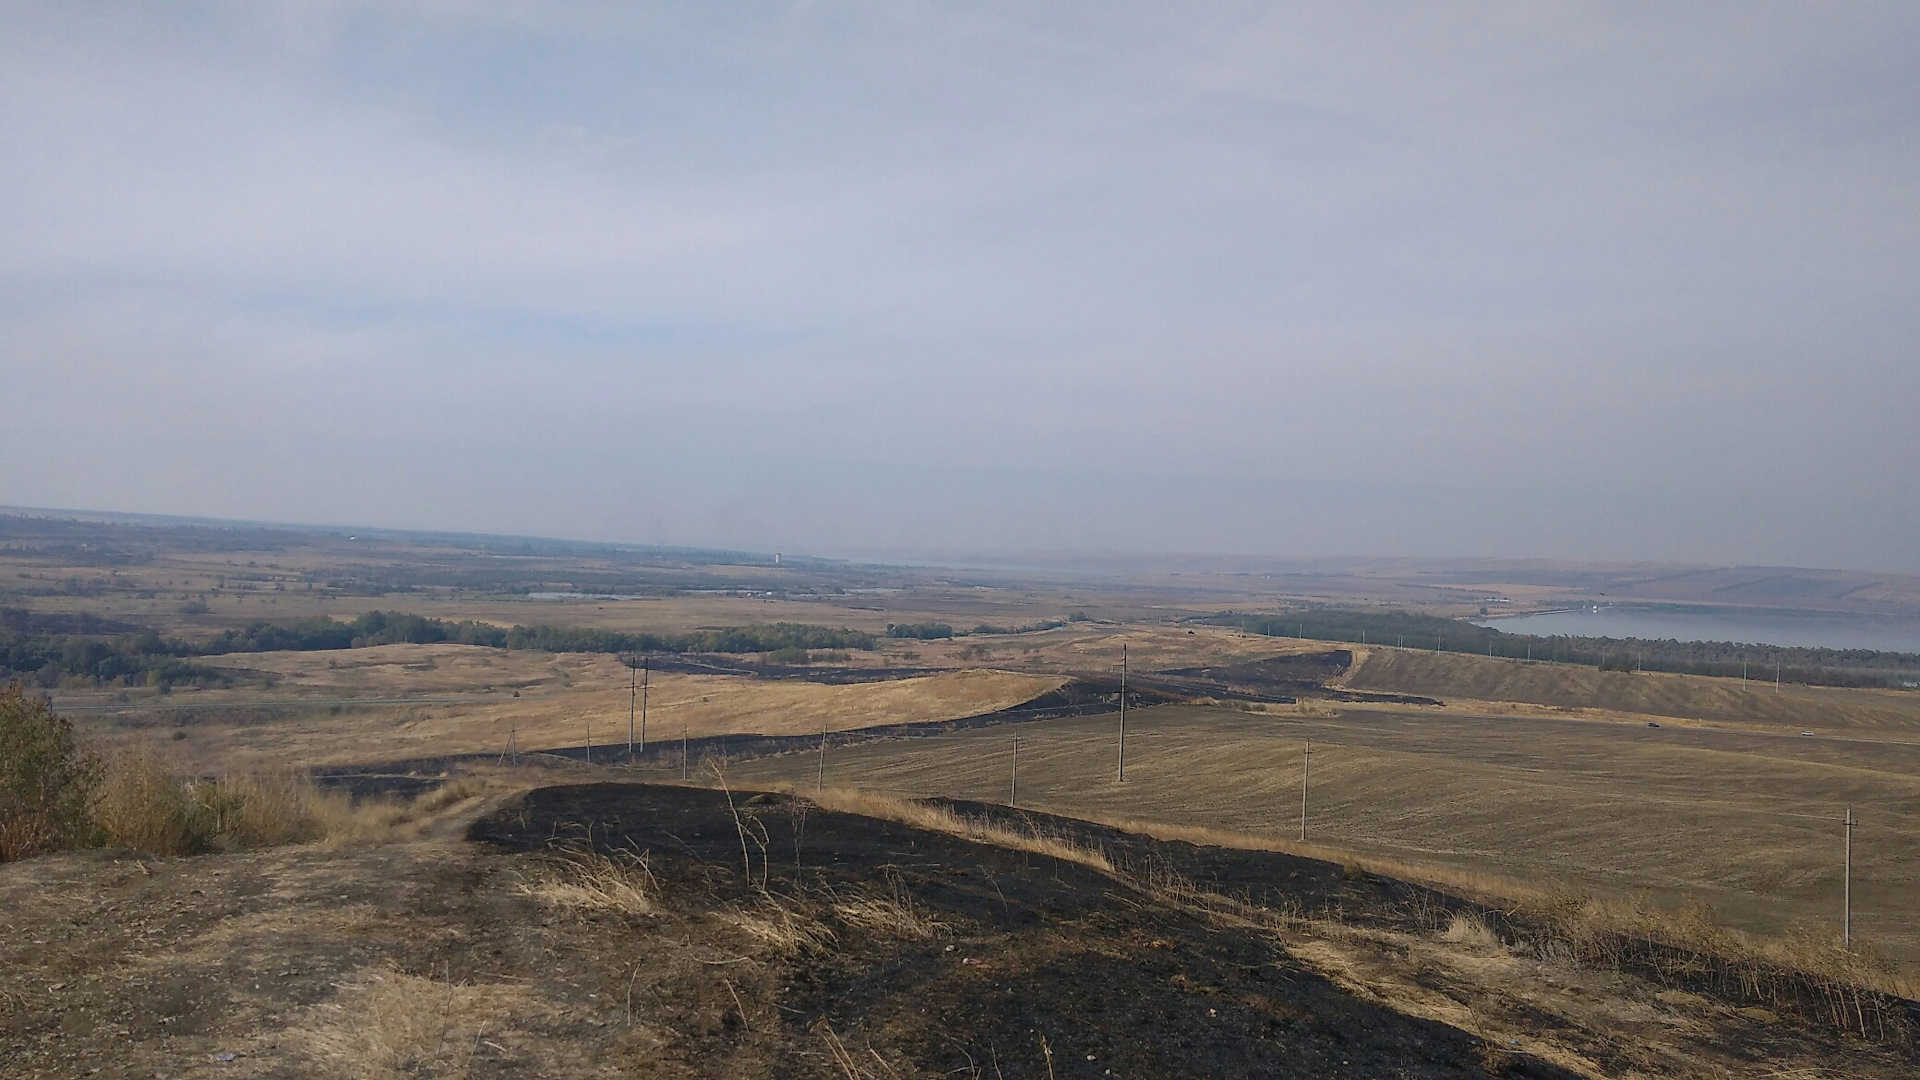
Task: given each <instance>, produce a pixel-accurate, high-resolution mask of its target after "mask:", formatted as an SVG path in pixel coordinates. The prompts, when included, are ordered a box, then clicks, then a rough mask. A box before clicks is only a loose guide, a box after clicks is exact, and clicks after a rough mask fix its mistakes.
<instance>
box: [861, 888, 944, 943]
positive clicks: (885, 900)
mask: <svg viewBox="0 0 1920 1080" xmlns="http://www.w3.org/2000/svg"><path fill="white" fill-rule="evenodd" d="M833 914H834V915H835V917H837V918H838V919H839V920H840V921H841V922H844V923H846V924H847V925H848V926H856V927H859V928H860V929H862V930H866V931H869V932H871V933H874V934H879V935H881V936H883V937H891V938H899V939H902V940H905V941H930V940H932V939H934V938H937V937H940V936H942V935H944V934H945V933H947V931H948V930H949V929H950V927H949V926H948V925H947V924H946V923H944V922H942V921H940V920H939V919H936V918H934V917H933V915H932V913H931V912H929V911H928V910H927V909H926V908H925V907H923V906H922V905H921V904H920V902H919V901H918V900H916V899H914V896H913V893H912V892H911V891H910V890H909V889H908V888H907V887H906V884H905V883H904V882H902V881H901V880H900V879H899V878H897V877H889V878H888V881H887V889H886V891H885V892H881V891H879V890H867V891H864V892H861V893H859V894H856V895H853V896H850V897H846V898H843V899H839V900H835V901H834V903H833Z"/></svg>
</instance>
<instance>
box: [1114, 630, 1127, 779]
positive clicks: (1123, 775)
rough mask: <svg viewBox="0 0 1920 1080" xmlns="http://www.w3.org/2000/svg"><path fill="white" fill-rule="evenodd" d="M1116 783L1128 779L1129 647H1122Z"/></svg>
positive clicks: (1115, 766)
mask: <svg viewBox="0 0 1920 1080" xmlns="http://www.w3.org/2000/svg"><path fill="white" fill-rule="evenodd" d="M1113 775H1114V781H1115V782H1116V783H1125V782H1126V779H1127V647H1126V646H1125V645H1122V646H1120V758H1119V761H1118V762H1117V763H1116V764H1115V765H1114V770H1113Z"/></svg>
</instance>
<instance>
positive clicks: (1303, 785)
mask: <svg viewBox="0 0 1920 1080" xmlns="http://www.w3.org/2000/svg"><path fill="white" fill-rule="evenodd" d="M1312 773H1313V740H1312V739H1308V740H1307V750H1306V753H1304V754H1302V755H1300V842H1301V843H1303V844H1304V843H1306V842H1307V777H1308V776H1310V775H1312Z"/></svg>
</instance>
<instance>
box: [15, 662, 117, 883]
mask: <svg viewBox="0 0 1920 1080" xmlns="http://www.w3.org/2000/svg"><path fill="white" fill-rule="evenodd" d="M100 774H101V767H100V762H99V759H97V758H96V757H94V756H93V755H92V754H91V753H89V752H88V751H87V748H86V747H85V746H84V745H82V743H81V742H80V740H79V738H78V737H77V736H75V735H74V733H73V725H72V724H71V723H69V722H68V721H67V719H66V718H65V717H63V716H58V715H56V714H55V713H54V711H53V706H52V705H51V704H49V703H48V702H47V701H46V700H45V699H43V698H39V697H28V696H27V693H26V691H25V689H23V688H22V687H21V685H20V684H19V683H13V684H12V685H10V686H7V687H6V688H4V689H0V862H8V861H11V860H14V859H24V858H26V857H28V856H30V855H38V854H41V853H43V852H48V851H58V850H60V849H62V848H68V847H75V846H79V845H82V844H85V843H88V842H90V841H91V840H92V839H93V838H94V836H95V834H96V829H95V827H94V823H93V817H92V814H91V813H90V811H91V809H92V802H93V798H94V793H95V792H96V791H97V790H98V789H99V786H100Z"/></svg>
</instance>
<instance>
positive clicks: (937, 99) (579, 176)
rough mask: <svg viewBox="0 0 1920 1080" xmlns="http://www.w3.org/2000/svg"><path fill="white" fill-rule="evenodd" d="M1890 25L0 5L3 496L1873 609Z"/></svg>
mask: <svg viewBox="0 0 1920 1080" xmlns="http://www.w3.org/2000/svg"><path fill="white" fill-rule="evenodd" d="M1916 196H1920V5H1915V4H1912V3H1896V4H1885V5H1874V4H1845V5H1826V4H1790V5H1786V4H1782V5H1775V4H1766V3H1751V2H1740V3H1729V4H1710V3H1690V4H1684V5H1674V4H1640V5H1629V4H1547V3H1515V4H1509V5H1502V4H1491V3H1479V4H1469V5H1457V6H1447V5H1439V4H1410V5H1393V6H1362V5H1358V4H1353V3H1337V4H1334V3H1329V4H1323V5H1307V4H1300V5H1248V6H1241V5H1232V4H1216V5H1193V4H1155V5H1133V4H1124V3H1113V2H1104V0H1103V2H1100V3H1091V2H1088V3H1080V4H1072V5H1047V4H1035V3H1022V4H1007V5H998V4H979V3H946V4H916V3H907V2H897V0H889V2H884V3H872V4H815V3H793V4H787V5H764V6H757V5H747V4H704V5H702V4H687V5H672V6H658V7H655V6H649V5H644V4H627V3H619V4H609V5H606V6H604V7H596V6H595V5H592V4H552V5H533V4H521V3H516V4H465V3H458V2H451V0H449V2H425V3H417V4H405V3H398V2H393V3H379V4H366V5H358V4H329V3H319V2H315V3H299V4H285V5H274V4H266V3H258V2H248V3H236V4H232V5H219V4H184V3H182V4H164V5H154V4H140V5H128V6H125V7H117V6H114V5H109V4H84V5H81V4H71V3H49V4H45V5H38V4H33V3H26V2H18V0H7V2H5V3H0V391H3V394H4V397H3V400H0V405H3V406H4V412H3V413H0V415H3V416H4V420H3V421H0V503H12V504H24V505H37V506H59V507H74V508H90V509H106V510H126V511H147V512H158V513H182V514H199V515H214V516H225V517H242V518H250V519H266V520H282V521H303V522H323V523H347V524H364V525H391V526H403V527H406V526H417V527H428V528H447V529H470V530H481V531H498V532H517V533H535V534H542V535H556V536H570V537H583V538H599V539H610V540H627V541H639V542H668V543H706V544H727V545H735V546H748V547H753V548H758V549H767V550H771V549H782V550H787V551H809V552H816V553H835V552H849V551H854V550H867V551H873V550H879V549H913V548H918V549H933V548H949V549H952V548H975V549H978V548H1002V549H1034V548H1051V549H1117V550H1182V551H1223V552H1245V553H1259V554H1276V555H1334V554H1406V555H1483V554H1484V555H1532V556H1566V557H1598V558H1664V559H1682V560H1689V561H1744V562H1776V563H1797V564H1810V565H1827V566H1844V567H1860V568H1875V569H1890V570H1906V571H1912V572H1920V352H1917V351H1916V341H1920V337H1917V336H1916V330H1920V198H1917V197H1916Z"/></svg>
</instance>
